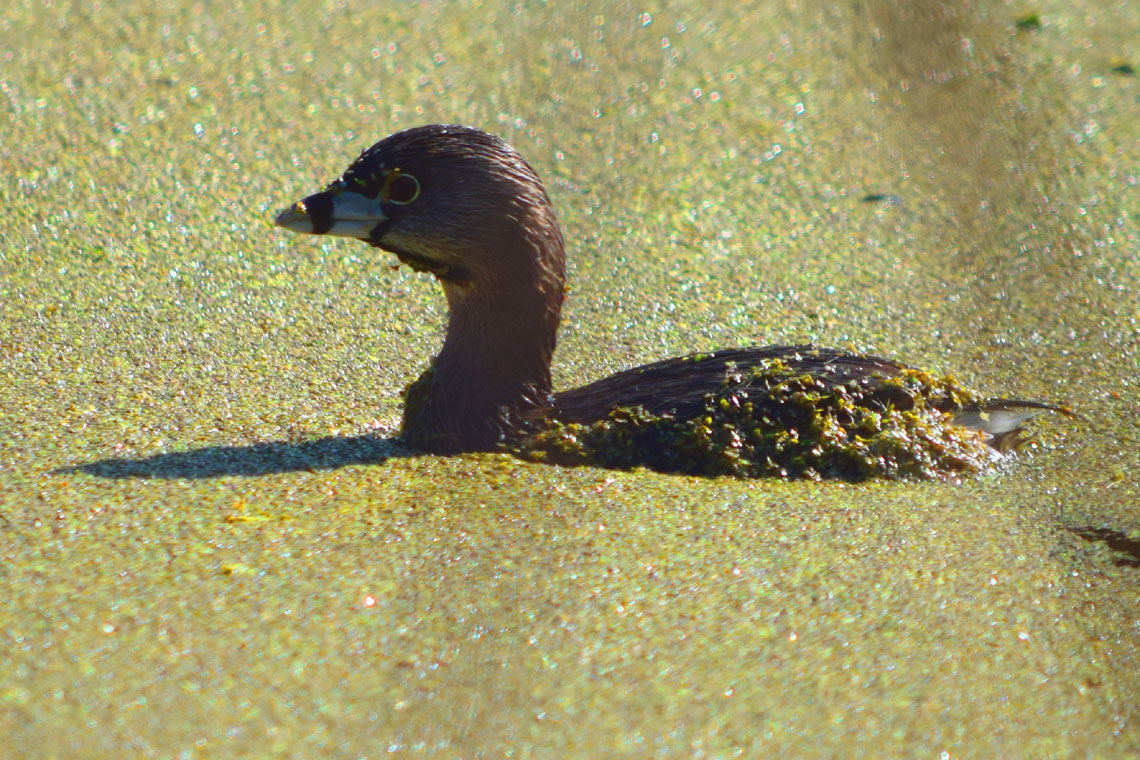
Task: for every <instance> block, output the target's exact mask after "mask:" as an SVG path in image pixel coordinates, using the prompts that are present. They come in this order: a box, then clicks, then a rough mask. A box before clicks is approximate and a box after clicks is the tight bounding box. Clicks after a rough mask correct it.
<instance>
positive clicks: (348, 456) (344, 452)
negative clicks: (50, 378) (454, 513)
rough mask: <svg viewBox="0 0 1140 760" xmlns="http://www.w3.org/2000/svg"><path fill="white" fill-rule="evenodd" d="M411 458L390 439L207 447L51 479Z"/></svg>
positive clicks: (213, 474)
mask: <svg viewBox="0 0 1140 760" xmlns="http://www.w3.org/2000/svg"><path fill="white" fill-rule="evenodd" d="M412 454H413V452H412V451H411V450H410V449H407V448H404V447H403V446H402V445H400V444H399V443H398V442H397V441H396V440H395V439H391V438H376V437H375V436H370V435H361V436H355V437H352V438H338V437H329V438H321V439H319V440H316V441H305V442H302V443H287V442H284V441H272V442H268V443H255V444H252V445H249V446H209V447H207V448H202V449H195V450H193V451H179V452H175V453H172V454H155V455H153V456H149V457H144V458H142V459H100V460H98V461H96V462H90V463H88V464H82V465H76V466H73V467H64V468H60V469H58V470H55V473H57V474H63V473H75V472H82V473H86V474H88V475H94V476H95V477H98V478H158V479H172V480H173V479H178V478H218V477H224V476H227V475H245V476H252V475H273V474H277V473H282V472H311V471H315V470H335V469H337V468H340V467H346V466H348V465H353V464H380V463H382V462H385V461H387V460H388V459H391V458H393V457H406V456H412Z"/></svg>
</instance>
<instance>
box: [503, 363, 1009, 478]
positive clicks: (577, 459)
mask: <svg viewBox="0 0 1140 760" xmlns="http://www.w3.org/2000/svg"><path fill="white" fill-rule="evenodd" d="M864 380H865V382H859V381H856V380H852V381H850V382H847V383H840V384H836V383H831V382H827V381H826V380H825V379H824V378H822V377H820V376H818V375H813V374H810V373H804V372H801V371H798V370H797V369H796V368H793V367H790V366H789V365H788V364H787V363H786V362H784V361H783V360H780V359H770V360H766V361H765V362H763V363H762V364H760V365H758V366H753V367H749V368H748V369H745V370H743V371H732V370H730V371H728V372H727V373H726V374H725V377H724V381H723V383H722V385H721V387H720V388H719V389H718V390H717V391H716V392H714V393H708V394H706V396H705V398H704V405H703V409H701V411H700V412H699V413H698V414H696V415H685V416H678V415H676V414H675V413H670V412H663V413H653V412H650V411H647V410H646V409H645V408H644V407H641V406H638V407H633V408H619V409H615V410H614V411H613V412H611V413H610V414H609V415H608V416H607V417H606V418H604V419H601V420H597V421H595V422H592V423H578V422H560V421H558V420H553V421H551V422H548V423H546V425H545V428H544V429H542V430H541V431H540V432H538V433H536V434H535V435H534V436H531V437H529V438H527V439H526V440H524V441H523V443H522V444H521V445H520V446H519V447H518V451H519V453H520V454H522V455H523V456H524V457H528V458H531V459H535V460H536V461H543V462H550V463H557V464H587V465H588V464H592V465H601V466H606V467H621V468H630V467H636V466H644V467H649V468H652V469H655V470H660V471H663V472H681V473H689V474H696V475H732V476H736V477H763V476H776V477H807V478H819V477H821V476H822V477H837V478H845V479H849V480H862V479H866V478H871V477H884V478H895V479H898V478H903V479H905V478H916V479H945V478H952V477H956V476H958V475H961V474H962V473H980V472H989V471H992V470H993V469H994V468H995V466H996V464H997V463H998V462H999V461H1000V455H999V453H998V452H997V451H995V450H994V449H993V448H992V447H991V446H990V445H989V444H988V443H987V442H986V439H987V436H986V435H985V434H983V433H982V432H980V431H977V430H971V429H968V428H965V427H962V426H960V425H955V424H953V419H954V416H955V412H953V411H947V410H946V409H945V407H944V405H941V404H937V403H936V401H942V402H945V401H947V400H952V402H953V404H954V405H955V406H957V407H959V408H960V407H962V406H971V405H975V404H976V403H977V402H976V400H975V399H974V398H973V397H972V396H971V394H969V393H968V392H967V391H966V390H965V389H964V388H961V387H960V386H958V385H957V384H956V383H954V381H953V380H951V379H950V378H942V379H940V380H934V379H933V378H931V377H930V376H929V375H928V374H927V373H924V372H921V371H919V370H911V369H908V370H903V371H902V372H900V373H899V374H897V375H895V376H893V377H889V378H884V377H878V378H865V379H864ZM866 380H874V382H866Z"/></svg>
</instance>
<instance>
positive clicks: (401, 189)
mask: <svg viewBox="0 0 1140 760" xmlns="http://www.w3.org/2000/svg"><path fill="white" fill-rule="evenodd" d="M419 197H420V183H419V180H417V179H416V178H415V177H413V176H412V175H410V174H400V175H399V176H396V177H393V178H392V180H391V181H390V182H389V183H388V200H389V201H390V202H392V203H398V204H400V205H401V206H403V205H406V204H408V203H411V202H412V201H414V200H415V199H416V198H419Z"/></svg>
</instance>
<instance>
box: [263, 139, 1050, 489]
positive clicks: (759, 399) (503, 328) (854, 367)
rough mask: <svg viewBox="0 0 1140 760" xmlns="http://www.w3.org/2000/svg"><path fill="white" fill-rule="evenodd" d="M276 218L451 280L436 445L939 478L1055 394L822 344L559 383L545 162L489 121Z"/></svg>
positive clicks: (375, 162)
mask: <svg viewBox="0 0 1140 760" xmlns="http://www.w3.org/2000/svg"><path fill="white" fill-rule="evenodd" d="M277 224H278V225H280V226H282V227H285V228H287V229H290V230H293V231H295V232H305V233H312V234H317V235H337V236H341V237H351V238H357V239H358V240H363V241H364V242H366V243H368V244H369V245H371V246H374V247H377V248H382V249H384V250H386V251H390V252H392V253H394V254H396V256H397V257H398V258H399V259H400V261H402V262H404V263H405V264H408V265H409V266H411V267H412V268H414V269H416V270H419V271H424V272H430V273H431V274H433V275H435V276H436V278H437V279H438V280H439V281H440V283H441V284H442V286H443V291H444V293H445V294H446V296H447V301H448V305H449V307H450V311H451V314H450V319H449V322H448V326H447V337H446V338H445V340H444V343H443V349H442V350H441V351H440V353H439V355H438V356H437V357H436V358H435V360H434V361H433V362H432V364H431V366H430V367H429V368H428V369H427V370H426V371H425V372H424V373H423V374H422V375H421V376H420V378H419V379H418V380H416V381H415V382H414V383H412V385H411V386H410V387H409V388H408V389H407V391H406V395H405V407H404V420H403V437H404V439H405V440H406V441H407V443H409V444H410V445H412V446H413V447H416V448H419V449H422V450H425V451H429V452H435V453H456V452H461V451H485V450H493V449H499V448H509V449H511V450H513V451H515V452H516V453H519V454H522V455H523V456H527V457H529V458H532V459H540V460H546V461H555V462H567V463H595V464H601V465H609V466H618V467H628V466H637V465H645V466H649V467H653V468H655V469H659V470H663V471H673V472H692V473H702V474H725V473H727V474H734V475H742V476H751V475H764V474H779V475H805V474H806V475H809V476H817V475H828V476H839V477H854V478H859V477H868V476H874V475H883V476H887V477H894V476H924V477H938V476H946V475H949V474H953V473H956V472H961V471H964V470H979V469H984V468H987V467H989V466H990V465H991V464H992V463H993V462H994V461H996V460H997V459H998V458H1000V454H999V453H998V452H999V451H1004V450H1007V449H1009V448H1011V447H1014V446H1016V445H1017V442H1018V441H1019V433H1020V427H1021V424H1022V423H1023V422H1024V421H1025V420H1026V419H1028V417H1030V416H1032V414H1033V413H1034V411H1035V410H1039V409H1057V408H1056V407H1052V406H1050V405H1047V404H1041V403H1038V402H1033V401H1015V400H991V401H985V402H982V401H979V400H977V399H976V398H975V397H973V396H972V395H971V394H969V393H968V392H966V391H965V390H963V389H961V388H959V387H957V386H956V384H955V383H953V381H951V380H949V379H943V380H938V379H935V378H932V377H931V376H929V375H927V374H926V373H923V372H920V371H917V370H913V369H909V368H907V367H905V366H903V365H901V364H898V363H896V362H893V361H889V360H886V359H880V358H877V357H874V356H863V355H858V354H851V353H844V352H841V351H835V350H831V349H823V348H815V347H813V346H768V347H763V348H758V347H753V348H738V349H730V350H726V351H718V352H715V353H710V354H693V355H691V356H685V357H680V358H676V359H668V360H665V361H661V362H657V363H655V364H649V365H645V366H643V367H636V368H634V369H630V370H626V371H624V372H621V373H618V374H616V375H613V376H612V377H609V378H606V379H604V380H599V381H598V382H595V383H592V384H590V385H587V386H584V387H581V388H577V389H574V390H570V391H564V392H562V393H554V392H553V391H552V388H551V382H550V361H551V355H552V354H553V352H554V345H555V341H556V335H557V332H558V324H559V320H560V318H561V313H562V302H563V299H564V296H565V292H566V265H565V264H566V260H565V253H564V250H563V239H562V230H561V228H560V227H559V225H558V221H557V219H556V218H555V215H554V210H553V209H552V208H551V205H550V200H549V198H548V197H547V195H546V190H545V189H544V188H543V185H542V182H541V181H540V180H539V178H538V176H537V175H536V174H535V172H534V170H533V169H532V168H531V167H530V165H529V164H527V162H526V161H524V160H523V158H522V157H521V156H520V155H519V154H518V153H517V152H516V151H515V150H514V149H513V148H511V147H510V146H509V145H507V143H505V142H503V141H502V140H500V139H499V138H497V137H494V136H492V135H489V134H487V133H486V132H483V131H481V130H478V129H475V128H473V127H465V126H454V125H438V124H435V125H430V126H424V127H417V128H414V129H409V130H407V131H404V132H400V133H398V134H394V135H392V136H390V137H387V138H385V139H384V140H381V141H380V142H378V143H376V144H375V145H373V146H372V147H371V148H369V149H368V150H366V151H364V153H363V154H361V156H360V157H359V158H358V159H356V161H354V162H353V163H352V165H351V166H349V167H348V169H347V171H345V173H344V175H343V176H341V177H340V179H338V180H336V181H335V182H333V183H332V184H331V185H329V186H328V187H327V188H326V189H325V190H323V191H322V192H319V193H316V194H315V195H310V196H309V197H307V198H305V199H303V200H301V201H298V202H297V203H295V204H293V206H291V207H290V208H289V209H288V210H286V211H284V212H282V213H281V214H280V215H279V216H278V217H277ZM1057 410H1058V411H1064V410H1063V409H1057Z"/></svg>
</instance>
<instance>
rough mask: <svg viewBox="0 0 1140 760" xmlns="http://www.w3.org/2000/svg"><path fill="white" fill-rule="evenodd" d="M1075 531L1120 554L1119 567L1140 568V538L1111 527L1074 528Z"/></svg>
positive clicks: (1116, 560)
mask: <svg viewBox="0 0 1140 760" xmlns="http://www.w3.org/2000/svg"><path fill="white" fill-rule="evenodd" d="M1073 532H1074V533H1076V534H1077V535H1078V536H1080V537H1081V538H1083V539H1085V540H1086V541H1089V542H1096V543H1102V544H1104V545H1105V546H1107V547H1108V548H1109V549H1111V550H1112V551H1114V552H1116V554H1117V555H1118V556H1117V557H1116V559H1115V560H1114V561H1113V563H1112V564H1114V565H1116V566H1117V567H1136V568H1140V540H1138V539H1135V538H1131V537H1129V536H1128V534H1126V533H1121V532H1120V531H1118V530H1112V529H1110V528H1090V527H1086V528H1074V529H1073Z"/></svg>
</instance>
